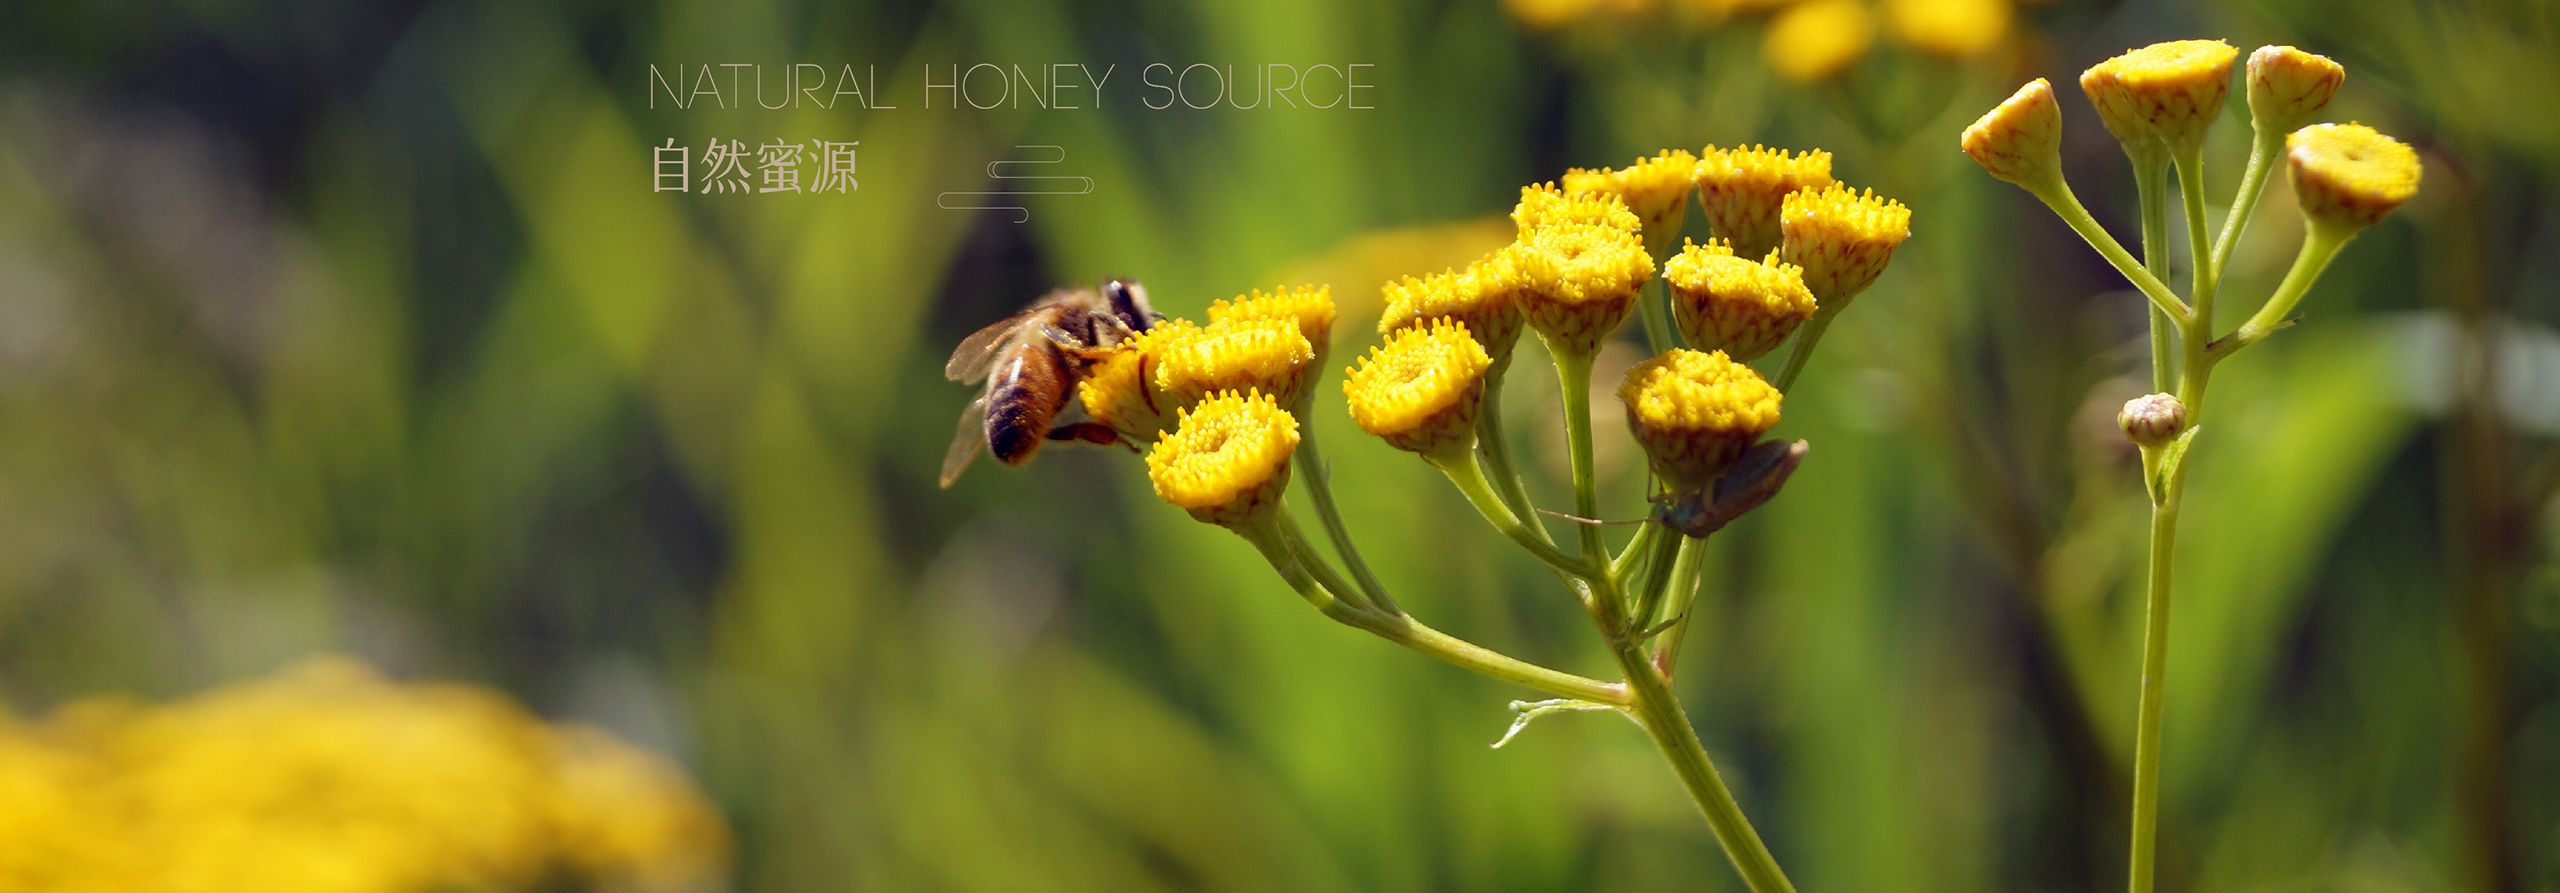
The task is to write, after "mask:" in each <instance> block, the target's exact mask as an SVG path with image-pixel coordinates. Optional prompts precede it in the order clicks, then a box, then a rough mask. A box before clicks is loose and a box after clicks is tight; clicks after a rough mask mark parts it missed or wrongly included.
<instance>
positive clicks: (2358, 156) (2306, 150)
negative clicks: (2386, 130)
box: [2284, 124, 2420, 232]
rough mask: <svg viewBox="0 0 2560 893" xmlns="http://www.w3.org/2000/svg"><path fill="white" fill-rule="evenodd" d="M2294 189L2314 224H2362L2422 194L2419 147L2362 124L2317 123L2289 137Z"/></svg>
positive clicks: (2287, 147)
mask: <svg viewBox="0 0 2560 893" xmlns="http://www.w3.org/2000/svg"><path fill="white" fill-rule="evenodd" d="M2284 146H2285V161H2286V162H2287V164H2288V165H2289V166H2290V167H2291V169H2292V172H2293V195H2294V198H2295V199H2296V200H2298V201H2300V202H2301V203H2302V216H2303V217H2304V218H2306V219H2308V220H2310V221H2311V223H2312V225H2313V226H2316V227H2317V226H2325V227H2331V228H2337V229H2343V230H2345V231H2348V232H2353V231H2355V230H2360V229H2363V228H2365V227H2368V226H2372V225H2373V224H2374V223H2376V222H2378V221H2380V220H2381V219H2382V217H2383V215H2385V214H2389V213H2391V210H2392V209H2393V208H2397V207H2400V203H2401V202H2405V201H2408V200H2409V197H2410V196H2413V195H2416V194H2418V176H2419V173H2420V169H2419V166H2418V153H2417V151H2416V150H2414V149H2411V148H2409V145H2408V144H2407V143H2403V142H2401V141H2399V140H2395V139H2392V138H2390V137H2388V136H2384V135H2382V133H2381V131H2377V130H2375V129H2373V128H2371V127H2366V126H2364V125H2362V124H2314V125H2311V126H2309V127H2305V128H2302V129H2301V130H2297V131H2294V132H2293V135H2291V136H2288V137H2285V140H2284Z"/></svg>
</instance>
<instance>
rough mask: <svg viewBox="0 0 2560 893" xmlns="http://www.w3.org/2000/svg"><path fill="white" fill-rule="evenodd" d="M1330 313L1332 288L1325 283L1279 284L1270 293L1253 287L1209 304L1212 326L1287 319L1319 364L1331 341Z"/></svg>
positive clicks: (1331, 318) (1331, 323)
mask: <svg viewBox="0 0 2560 893" xmlns="http://www.w3.org/2000/svg"><path fill="white" fill-rule="evenodd" d="M1333 314H1334V309H1333V287H1332V286H1328V285H1302V286H1298V287H1296V288H1290V287H1287V286H1281V287H1277V288H1273V289H1272V290H1271V291H1269V292H1264V291H1262V290H1261V289H1254V290H1253V292H1252V293H1250V294H1245V295H1240V296H1237V297H1233V298H1220V299H1218V300H1216V301H1212V302H1210V303H1209V325H1210V326H1212V327H1215V326H1217V325H1218V324H1219V323H1223V322H1228V321H1230V320H1254V319H1285V320H1288V321H1290V322H1291V323H1293V324H1295V325H1296V326H1297V327H1298V334H1299V335H1301V336H1303V337H1305V338H1306V339H1307V344H1308V345H1309V346H1311V347H1313V348H1314V349H1315V353H1316V362H1318V363H1321V362H1323V361H1324V353H1325V348H1326V346H1328V345H1330V344H1332V343H1333Z"/></svg>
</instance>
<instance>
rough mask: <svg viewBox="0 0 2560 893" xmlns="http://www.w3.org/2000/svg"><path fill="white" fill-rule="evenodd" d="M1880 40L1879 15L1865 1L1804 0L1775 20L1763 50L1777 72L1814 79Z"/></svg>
mask: <svg viewBox="0 0 2560 893" xmlns="http://www.w3.org/2000/svg"><path fill="white" fill-rule="evenodd" d="M1875 39H1876V23H1875V16H1874V14H1872V13H1870V12H1868V11H1867V5H1866V4H1865V3H1863V2H1860V0H1804V2H1800V3H1796V4H1793V5H1791V6H1788V7H1787V8H1786V10H1785V11H1784V12H1780V13H1778V17H1777V18H1775V19H1772V20H1770V22H1769V33H1768V34H1767V36H1765V37H1763V38H1761V44H1760V50H1761V55H1762V56H1763V57H1765V58H1766V59H1767V61H1768V63H1769V70H1771V71H1774V72H1777V73H1778V76H1780V77H1783V78H1786V79H1788V80H1791V81H1796V82H1798V83H1812V82H1814V81H1823V80H1829V79H1830V78H1831V76H1832V75H1836V74H1839V73H1840V72H1841V70H1843V69H1846V68H1848V67H1849V63H1852V62H1856V61H1858V57H1860V56H1864V55H1866V53H1867V47H1868V46H1869V45H1870V44H1873V43H1875Z"/></svg>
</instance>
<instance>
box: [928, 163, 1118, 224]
mask: <svg viewBox="0 0 2560 893" xmlns="http://www.w3.org/2000/svg"><path fill="white" fill-rule="evenodd" d="M1014 148H1015V149H1017V150H1027V151H1025V152H1024V153H1023V154H1025V155H1027V156H1030V157H1026V158H1011V159H998V160H995V161H990V162H987V178H988V179H990V180H994V181H996V182H995V185H996V186H997V187H999V188H996V189H991V190H986V191H982V192H945V193H943V194H941V195H939V196H936V197H935V198H934V204H935V205H937V206H939V207H941V208H942V209H944V210H948V211H1012V212H1013V213H1014V218H1013V222H1015V223H1028V222H1030V221H1031V209H1030V208H1028V207H1025V206H1024V205H1023V204H1021V203H1020V200H1021V198H1022V197H1023V196H1027V195H1091V194H1092V193H1093V178H1092V177H1078V176H1070V175H1066V174H1044V173H1040V172H1039V171H1041V170H1042V169H1043V168H1045V167H1046V166H1048V165H1053V164H1061V163H1064V162H1065V161H1066V160H1067V150H1066V149H1064V148H1061V147H1058V146H1015V147H1014ZM1043 156H1045V157H1043Z"/></svg>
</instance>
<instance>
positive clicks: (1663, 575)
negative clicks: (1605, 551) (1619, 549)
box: [1612, 522, 1688, 632]
mask: <svg viewBox="0 0 2560 893" xmlns="http://www.w3.org/2000/svg"><path fill="white" fill-rule="evenodd" d="M1687 539H1688V537H1685V536H1681V535H1680V534H1679V533H1677V532H1673V531H1670V530H1667V529H1665V528H1664V527H1663V525H1662V524H1661V523H1660V522H1652V523H1648V524H1646V525H1645V526H1644V529H1643V530H1642V531H1639V532H1638V533H1637V534H1636V541H1635V542H1633V543H1629V544H1627V551H1629V552H1634V551H1635V550H1636V549H1637V548H1639V547H1641V548H1643V549H1644V551H1643V552H1642V553H1641V554H1643V555H1644V556H1645V563H1644V579H1643V580H1641V581H1639V582H1638V583H1637V584H1636V587H1635V590H1634V592H1635V594H1636V608H1635V610H1634V611H1633V612H1631V613H1629V614H1628V615H1627V618H1628V620H1629V622H1630V623H1632V624H1633V625H1634V627H1635V629H1636V630H1637V631H1639V632H1642V631H1645V630H1650V629H1652V628H1653V626H1654V624H1656V623H1660V622H1661V621H1660V620H1659V619H1658V618H1656V617H1655V616H1654V615H1655V612H1657V611H1659V610H1661V607H1662V603H1663V601H1664V597H1665V596H1667V595H1669V590H1670V586H1669V585H1668V584H1669V582H1670V580H1671V575H1672V573H1673V572H1674V569H1673V567H1672V565H1673V562H1674V558H1675V556H1676V555H1677V554H1678V550H1679V548H1680V543H1681V542H1682V541H1684V540H1687ZM1630 570H1633V568H1622V569H1613V571H1612V574H1613V575H1614V576H1615V577H1616V578H1617V579H1618V580H1619V584H1618V585H1619V588H1621V589H1623V588H1626V583H1625V580H1626V574H1627V571H1630Z"/></svg>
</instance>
